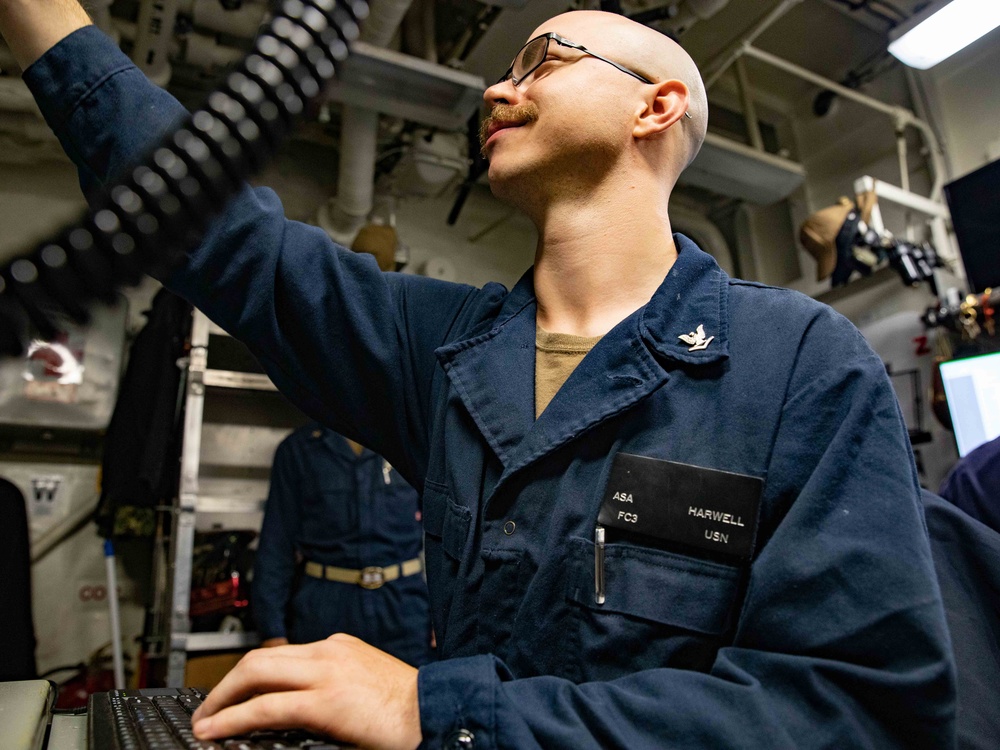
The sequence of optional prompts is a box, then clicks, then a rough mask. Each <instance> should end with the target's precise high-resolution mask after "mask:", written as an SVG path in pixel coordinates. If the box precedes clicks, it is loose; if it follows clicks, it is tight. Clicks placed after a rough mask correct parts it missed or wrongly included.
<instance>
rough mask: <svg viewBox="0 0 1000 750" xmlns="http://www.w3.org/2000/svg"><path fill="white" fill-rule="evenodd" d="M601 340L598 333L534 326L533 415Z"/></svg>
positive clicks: (539, 411)
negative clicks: (577, 333)
mask: <svg viewBox="0 0 1000 750" xmlns="http://www.w3.org/2000/svg"><path fill="white" fill-rule="evenodd" d="M600 340H601V337H600V336H572V335H570V334H568V333H549V332H548V331H545V330H543V329H542V328H541V326H537V325H536V326H535V419H538V417H539V415H541V413H542V412H543V411H545V407H546V406H548V405H549V402H550V401H551V400H552V397H553V396H555V395H556V391H558V390H559V389H560V388H562V385H563V383H565V382H566V381H567V380H568V379H569V376H570V375H572V374H573V370H575V369H576V367H577V365H579V364H580V362H581V361H582V360H583V358H584V357H585V356H587V352H589V351H590V350H591V349H593V348H594V344H596V343H597V342H598V341H600Z"/></svg>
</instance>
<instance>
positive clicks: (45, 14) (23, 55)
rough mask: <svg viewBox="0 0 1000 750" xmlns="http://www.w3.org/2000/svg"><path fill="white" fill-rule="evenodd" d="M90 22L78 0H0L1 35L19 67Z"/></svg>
mask: <svg viewBox="0 0 1000 750" xmlns="http://www.w3.org/2000/svg"><path fill="white" fill-rule="evenodd" d="M90 23H91V21H90V16H88V15H87V12H86V11H85V10H84V9H83V7H82V6H81V5H80V3H78V2H77V0H0V36H3V38H4V39H5V40H6V42H7V45H8V46H9V47H10V51H11V52H12V53H13V55H14V59H15V60H17V64H18V65H20V66H21V69H22V70H25V69H27V68H28V66H29V65H31V64H32V63H33V62H35V60H37V59H38V58H39V57H41V56H42V55H43V54H45V52H47V51H48V50H49V49H50V48H52V47H53V46H54V45H55V44H56V43H57V42H59V41H60V40H62V39H63V38H64V37H66V36H68V35H69V34H72V33H73V32H74V31H76V30H77V29H82V28H83V27H84V26H89V25H90Z"/></svg>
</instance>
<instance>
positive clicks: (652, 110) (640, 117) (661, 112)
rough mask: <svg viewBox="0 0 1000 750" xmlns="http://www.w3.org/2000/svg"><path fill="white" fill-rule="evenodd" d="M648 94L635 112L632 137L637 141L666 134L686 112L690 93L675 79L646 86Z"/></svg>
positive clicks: (681, 82) (683, 84) (682, 83)
mask: <svg viewBox="0 0 1000 750" xmlns="http://www.w3.org/2000/svg"><path fill="white" fill-rule="evenodd" d="M647 88H648V89H649V91H648V93H647V94H646V97H645V99H644V100H643V103H642V105H641V107H640V108H638V109H637V110H636V118H635V125H634V127H633V128H632V136H633V137H634V138H637V139H643V138H655V137H657V136H659V135H662V134H663V133H665V132H667V130H668V129H669V128H670V126H671V125H673V124H674V123H675V122H677V121H678V120H680V119H681V118H682V117H684V113H685V112H687V109H688V102H689V100H690V96H691V94H690V92H689V91H688V87H687V84H685V83H684V82H683V81H678V80H677V79H676V78H671V79H670V80H667V81H663V82H662V83H658V84H656V85H655V86H652V85H651V86H648V87H647Z"/></svg>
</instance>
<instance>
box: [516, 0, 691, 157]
mask: <svg viewBox="0 0 1000 750" xmlns="http://www.w3.org/2000/svg"><path fill="white" fill-rule="evenodd" d="M549 31H556V32H558V33H559V34H561V35H562V36H564V37H566V38H568V39H571V40H572V41H574V42H577V43H579V44H582V45H584V46H585V47H587V48H589V49H592V50H593V51H594V52H597V53H599V54H601V55H604V56H606V57H609V58H610V59H612V60H614V61H615V62H618V63H621V64H622V65H624V66H625V67H627V68H630V69H631V70H634V71H635V72H636V73H639V74H640V75H643V76H645V77H646V78H648V79H649V80H650V81H653V82H654V83H661V82H663V81H667V80H679V81H681V82H683V83H684V84H685V85H686V86H687V89H688V96H689V100H688V112H689V113H690V114H691V117H690V118H687V117H685V118H683V119H682V120H679V121H678V122H677V123H676V127H679V128H681V129H682V131H683V137H682V138H681V139H680V141H681V143H682V144H683V157H684V158H683V159H681V160H680V162H681V163H680V164H679V165H678V172H679V171H680V170H681V169H683V168H684V167H686V166H687V165H688V164H690V163H691V160H693V159H694V157H695V156H696V155H697V154H698V151H699V149H700V148H701V144H702V142H703V141H704V140H705V131H706V130H707V127H708V96H707V94H706V92H705V84H704V82H703V81H702V79H701V73H699V72H698V66H697V65H695V62H694V60H692V59H691V56H690V55H688V53H687V52H685V51H684V50H683V49H682V48H681V46H680V45H679V44H677V43H676V42H675V41H673V40H672V39H670V38H669V37H667V36H665V35H663V34H661V33H660V32H658V31H656V30H654V29H651V28H649V27H648V26H643V25H642V24H640V23H636V22H635V21H631V20H629V19H628V18H625V17H624V16H622V15H618V14H616V13H606V12H603V11H596V10H578V11H572V12H569V13H563V14H561V15H558V16H555V17H554V18H550V19H549V20H548V21H546V22H545V23H543V24H542V25H541V26H539V27H538V29H536V30H535V33H534V34H533V35H532V36H537V35H539V34H544V33H546V32H549Z"/></svg>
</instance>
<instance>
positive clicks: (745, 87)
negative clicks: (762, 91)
mask: <svg viewBox="0 0 1000 750" xmlns="http://www.w3.org/2000/svg"><path fill="white" fill-rule="evenodd" d="M733 63H734V64H733V67H735V68H736V83H737V85H738V86H739V90H740V101H741V102H742V104H743V119H744V120H746V126H747V136H748V137H749V138H750V145H751V146H753V147H754V148H755V149H757V150H758V151H763V150H764V139H763V137H761V134H760V122H758V120H757V108H756V107H755V106H754V103H753V93H752V91H751V89H750V78H749V77H748V76H747V67H746V65H745V64H744V62H743V58H742V57H737V58H736V60H734V61H733Z"/></svg>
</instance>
